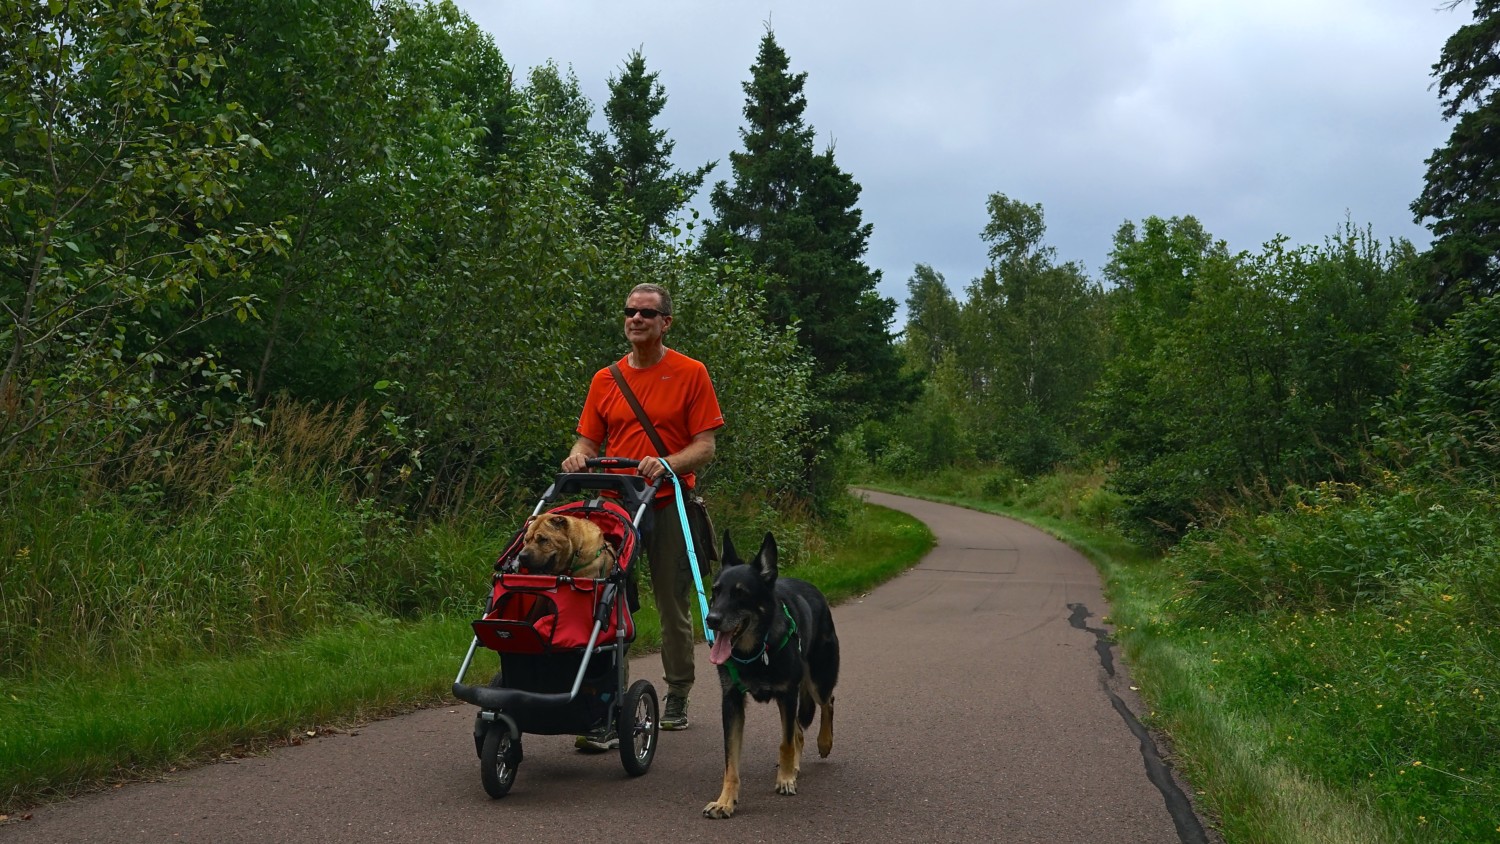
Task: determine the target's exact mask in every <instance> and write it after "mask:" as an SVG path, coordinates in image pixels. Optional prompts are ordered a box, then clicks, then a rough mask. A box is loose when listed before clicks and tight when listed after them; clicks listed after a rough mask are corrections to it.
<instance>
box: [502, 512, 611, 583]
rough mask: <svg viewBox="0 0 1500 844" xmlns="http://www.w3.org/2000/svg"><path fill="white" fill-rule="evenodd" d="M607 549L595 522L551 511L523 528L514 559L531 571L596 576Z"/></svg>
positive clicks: (525, 569)
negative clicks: (518, 551)
mask: <svg viewBox="0 0 1500 844" xmlns="http://www.w3.org/2000/svg"><path fill="white" fill-rule="evenodd" d="M607 550H608V549H607V547H606V546H605V544H604V534H603V533H602V532H601V531H600V530H599V526H598V525H596V524H594V523H593V522H591V521H589V520H588V519H579V518H575V517H573V516H563V515H559V514H556V513H552V514H548V515H544V516H540V517H538V518H536V519H533V520H532V522H531V524H530V525H528V526H527V527H526V538H525V541H523V542H522V544H521V551H520V553H518V554H517V555H516V562H517V563H519V564H520V567H521V570H522V571H527V572H530V573H531V574H551V575H561V574H571V575H574V576H576V577H591V576H592V577H598V576H599V575H598V572H599V571H600V569H601V568H602V560H601V558H602V557H603V556H604V554H603V552H604V551H607Z"/></svg>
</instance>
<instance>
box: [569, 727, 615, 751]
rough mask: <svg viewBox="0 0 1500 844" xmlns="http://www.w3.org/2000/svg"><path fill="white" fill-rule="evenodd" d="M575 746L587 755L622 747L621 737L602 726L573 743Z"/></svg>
mask: <svg viewBox="0 0 1500 844" xmlns="http://www.w3.org/2000/svg"><path fill="white" fill-rule="evenodd" d="M573 746H574V747H576V748H578V749H579V750H582V751H585V752H587V753H603V752H605V751H607V750H614V749H615V748H617V747H619V746H620V736H619V734H618V733H616V732H615V731H614V730H611V729H606V728H605V727H603V726H600V727H598V728H596V729H593V730H589V731H588V732H587V733H584V734H583V735H581V736H579V737H578V738H577V739H575V740H574V741H573Z"/></svg>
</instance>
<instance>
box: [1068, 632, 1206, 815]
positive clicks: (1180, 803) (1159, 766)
mask: <svg viewBox="0 0 1500 844" xmlns="http://www.w3.org/2000/svg"><path fill="white" fill-rule="evenodd" d="M1068 609H1069V610H1071V611H1072V614H1071V615H1069V616H1068V624H1070V625H1072V626H1073V627H1075V628H1077V629H1079V630H1082V631H1084V632H1087V633H1092V634H1094V652H1095V653H1097V654H1099V664H1100V665H1102V666H1103V667H1104V673H1105V674H1106V675H1107V676H1108V677H1110V678H1113V677H1114V676H1115V656H1114V649H1113V644H1114V643H1113V642H1112V641H1111V639H1110V637H1109V633H1108V631H1106V630H1104V629H1102V628H1098V627H1089V626H1088V625H1087V624H1086V623H1085V622H1086V621H1087V619H1089V618H1091V617H1092V616H1093V613H1091V612H1089V609H1088V607H1086V606H1084V605H1083V604H1068ZM1100 685H1101V686H1102V687H1103V688H1104V693H1105V694H1106V695H1109V702H1110V704H1111V705H1112V706H1114V708H1115V711H1116V712H1118V713H1120V717H1121V718H1122V719H1124V721H1125V726H1126V727H1128V728H1129V729H1130V732H1131V734H1132V735H1134V736H1135V737H1136V739H1137V740H1138V741H1139V742H1140V743H1141V758H1142V759H1143V760H1144V761H1145V763H1146V778H1147V779H1148V780H1150V781H1151V784H1152V785H1154V786H1156V790H1157V791H1160V792H1161V796H1162V800H1163V801H1165V802H1166V804H1167V814H1169V815H1171V816H1172V825H1173V826H1175V827H1177V838H1178V840H1179V841H1181V842H1182V844H1208V835H1207V833H1205V832H1204V831H1203V824H1202V823H1200V822H1199V821H1198V815H1197V813H1195V812H1194V811H1193V804H1192V801H1190V800H1188V797H1187V795H1186V794H1184V793H1183V791H1182V789H1180V788H1178V787H1177V781H1176V780H1174V779H1172V772H1171V771H1170V770H1168V769H1167V763H1166V762H1165V761H1164V760H1163V759H1162V758H1161V753H1160V752H1159V751H1158V750H1157V748H1156V741H1155V740H1154V739H1152V738H1151V733H1150V731H1148V730H1147V729H1146V725H1144V724H1142V723H1141V720H1140V719H1139V718H1137V717H1135V713H1134V712H1131V711H1130V707H1129V706H1127V705H1126V704H1125V701H1123V700H1121V699H1120V696H1119V695H1117V694H1115V692H1114V689H1111V688H1110V687H1109V684H1108V683H1107V682H1101V683H1100Z"/></svg>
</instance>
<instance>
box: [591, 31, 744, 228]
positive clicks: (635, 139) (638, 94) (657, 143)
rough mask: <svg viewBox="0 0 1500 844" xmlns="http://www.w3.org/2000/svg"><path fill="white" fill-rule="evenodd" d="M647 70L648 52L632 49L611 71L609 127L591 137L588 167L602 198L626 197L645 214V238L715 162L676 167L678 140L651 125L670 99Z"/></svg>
mask: <svg viewBox="0 0 1500 844" xmlns="http://www.w3.org/2000/svg"><path fill="white" fill-rule="evenodd" d="M659 76H660V74H658V73H655V72H652V73H647V72H646V57H645V56H643V55H642V54H641V51H640V50H635V51H632V52H631V54H630V56H629V58H627V59H626V60H625V67H624V69H623V70H622V71H621V72H620V75H619V76H615V77H610V80H609V102H608V103H606V104H605V106H604V118H605V120H606V121H607V122H608V123H609V131H608V132H607V133H605V132H597V133H593V134H592V135H591V136H590V140H589V148H590V154H589V160H588V164H587V170H588V175H589V184H590V192H591V193H592V194H593V196H594V198H595V200H597V201H598V202H599V204H600V205H601V206H602V205H605V204H607V203H609V202H610V201H612V200H617V199H623V200H624V201H626V202H627V203H629V204H630V206H631V208H632V209H633V210H634V211H635V213H636V215H637V216H639V217H640V220H641V230H640V234H641V238H642V239H643V240H649V239H650V238H652V237H654V236H655V235H656V234H658V233H659V232H661V231H662V230H663V229H664V228H666V226H667V224H668V223H669V222H670V220H671V219H672V216H673V215H674V214H676V213H677V211H678V210H679V209H681V208H682V207H683V206H684V205H686V204H687V203H688V201H689V200H691V199H692V197H693V194H694V193H697V191H698V189H699V188H701V187H702V186H703V180H704V178H705V177H706V176H708V173H709V171H710V170H712V169H713V168H714V165H715V164H717V162H713V161H710V162H709V163H707V164H705V165H703V166H702V167H699V168H698V169H696V170H693V171H692V172H685V171H681V170H675V171H674V170H673V169H672V149H673V148H674V147H675V146H676V143H675V142H674V141H671V140H668V139H667V132H666V130H665V129H657V128H655V126H654V125H653V124H654V123H655V121H656V118H657V117H658V116H660V115H661V110H662V108H664V107H665V106H666V104H667V94H666V89H665V88H664V87H663V86H662V84H661V82H660V80H659V79H658V77H659Z"/></svg>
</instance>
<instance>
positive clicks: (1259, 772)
mask: <svg viewBox="0 0 1500 844" xmlns="http://www.w3.org/2000/svg"><path fill="white" fill-rule="evenodd" d="M945 480H946V482H945ZM987 482H988V483H989V485H990V486H991V487H992V490H991V491H992V492H999V493H1001V495H996V496H989V495H986V494H985V491H984V490H983V489H980V488H979V487H981V486H983V485H984V484H986V483H987ZM1095 483H1097V479H1093V480H1091V479H1090V478H1088V477H1087V476H1083V475H1079V476H1073V477H1072V478H1071V479H1069V478H1056V477H1055V478H1050V479H1045V480H1043V481H1041V482H1040V483H1036V484H1033V485H1030V486H1029V487H1028V488H1024V489H1023V488H1020V487H1017V486H1016V485H1014V484H1012V483H1010V482H1005V483H1000V482H998V481H996V480H995V478H989V479H986V478H984V477H982V476H981V477H978V478H970V479H961V478H948V479H936V480H934V479H926V480H925V481H924V482H914V483H911V484H889V483H887V484H878V483H871V484H866V486H869V487H870V488H873V489H883V490H886V491H890V492H896V493H902V494H907V495H913V496H917V497H922V498H927V499H930V500H939V501H944V502H946V503H952V504H957V505H960V506H966V507H971V508H974V509H979V510H984V511H988V512H995V513H1000V514H1004V515H1009V516H1013V517H1016V518H1019V519H1022V520H1024V521H1027V522H1030V523H1032V524H1035V525H1037V526H1038V527H1041V528H1043V529H1044V530H1048V531H1049V532H1051V533H1052V534H1054V535H1056V536H1058V537H1059V538H1061V539H1063V540H1064V541H1067V542H1069V543H1070V544H1072V545H1074V546H1075V547H1077V548H1079V549H1080V550H1081V551H1083V552H1084V553H1086V554H1087V555H1088V556H1089V557H1090V558H1091V559H1092V560H1093V561H1094V562H1095V564H1096V565H1097V566H1098V568H1099V570H1100V572H1101V574H1102V576H1103V578H1104V581H1105V593H1106V596H1107V598H1108V599H1109V601H1110V605H1111V617H1110V621H1111V622H1112V623H1113V624H1114V625H1115V628H1116V631H1117V636H1118V638H1119V641H1120V643H1121V645H1122V647H1123V649H1124V652H1125V655H1126V657H1127V659H1128V660H1129V661H1130V663H1131V670H1132V675H1133V677H1134V678H1135V680H1136V681H1137V682H1138V684H1139V685H1140V686H1141V688H1142V693H1143V696H1144V698H1145V699H1146V701H1147V702H1148V704H1149V706H1150V707H1151V710H1152V711H1151V712H1150V713H1149V717H1148V718H1147V721H1148V723H1150V724H1151V725H1152V726H1153V727H1154V728H1156V729H1158V730H1160V731H1162V732H1164V733H1165V734H1167V735H1168V736H1170V739H1171V745H1172V747H1173V748H1174V750H1175V752H1176V754H1177V757H1176V759H1175V762H1176V764H1177V765H1178V767H1179V768H1180V769H1181V770H1182V771H1183V773H1184V774H1185V775H1186V777H1187V779H1188V780H1189V782H1191V783H1192V784H1193V786H1194V787H1195V788H1196V789H1197V790H1198V794H1199V800H1200V804H1201V805H1202V806H1204V807H1206V808H1207V809H1208V811H1209V812H1211V813H1212V814H1213V815H1214V820H1215V825H1216V826H1217V827H1218V828H1219V829H1220V831H1221V832H1222V833H1223V835H1224V837H1225V839H1226V840H1227V841H1230V842H1236V844H1238V842H1265V843H1266V844H1290V843H1291V842H1348V844H1354V842H1397V841H1399V842H1472V841H1500V809H1497V808H1496V807H1497V806H1500V758H1497V756H1496V753H1495V748H1496V747H1500V707H1497V705H1496V697H1497V696H1500V670H1497V662H1496V659H1495V654H1496V650H1497V649H1496V645H1497V641H1496V635H1495V633H1494V632H1493V631H1494V626H1493V625H1492V624H1487V623H1485V619H1486V618H1488V617H1489V616H1488V614H1487V611H1485V610H1483V606H1485V605H1484V603H1483V599H1484V596H1487V595H1488V596H1490V597H1491V598H1492V597H1493V589H1492V588H1490V587H1488V586H1487V585H1486V584H1492V583H1493V576H1490V577H1489V579H1488V580H1483V579H1476V576H1475V575H1474V573H1475V572H1486V571H1492V570H1493V559H1491V561H1490V564H1489V565H1488V566H1484V565H1476V563H1479V562H1481V561H1479V560H1478V558H1477V556H1476V555H1487V554H1488V553H1489V550H1488V549H1491V548H1493V547H1495V545H1494V542H1493V539H1492V535H1493V529H1492V528H1486V527H1484V526H1485V525H1489V524H1491V523H1492V521H1493V519H1490V518H1488V514H1489V513H1490V512H1491V511H1489V510H1484V509H1480V508H1478V507H1477V506H1476V505H1472V504H1471V505H1470V506H1471V507H1473V508H1474V509H1472V510H1471V511H1469V512H1468V513H1466V514H1465V515H1463V516H1459V515H1455V512H1456V511H1457V510H1459V509H1460V508H1459V506H1458V503H1457V502H1452V501H1450V502H1448V504H1447V506H1446V507H1444V506H1441V505H1439V506H1433V505H1434V502H1433V501H1432V500H1430V499H1428V498H1422V499H1421V500H1420V501H1418V502H1416V503H1414V504H1412V503H1406V502H1405V501H1404V500H1403V499H1402V498H1401V496H1402V495H1406V494H1407V493H1404V492H1403V493H1401V494H1399V495H1391V494H1388V493H1383V492H1382V493H1373V492H1372V493H1371V494H1369V495H1359V496H1346V498H1347V499H1348V500H1344V501H1340V502H1325V503H1323V504H1322V505H1320V502H1319V501H1317V500H1314V501H1313V504H1312V505H1311V506H1308V505H1304V506H1298V507H1294V508H1290V509H1289V511H1288V512H1286V513H1283V514H1277V515H1272V516H1260V517H1255V518H1247V519H1245V520H1243V521H1240V522H1233V523H1231V524H1232V525H1233V527H1232V528H1231V529H1223V530H1220V531H1219V532H1218V533H1215V534H1213V535H1212V537H1211V539H1208V538H1200V539H1197V540H1194V541H1192V542H1187V543H1184V544H1183V545H1181V546H1179V547H1178V548H1177V549H1175V550H1174V552H1172V553H1171V554H1168V555H1167V556H1165V557H1162V556H1159V555H1153V554H1149V553H1146V552H1144V551H1142V550H1140V549H1138V548H1135V547H1133V546H1131V545H1130V544H1129V543H1128V542H1126V541H1124V540H1123V539H1121V538H1120V537H1119V536H1118V535H1117V534H1115V533H1114V532H1113V531H1111V530H1110V529H1109V528H1108V527H1107V526H1106V523H1105V522H1104V521H1103V520H1101V519H1095V518H1093V514H1092V513H1091V512H1090V508H1089V506H1088V505H1087V504H1086V503H1085V504H1084V505H1082V506H1080V502H1087V501H1089V500H1090V499H1091V498H1092V497H1094V496H1096V495H1097V493H1094V492H1092V489H1093V485H1094V484H1095ZM1445 514H1446V515H1445ZM1427 522H1432V523H1433V525H1432V526H1431V527H1430V528H1429V527H1425V526H1424V525H1425V523H1427ZM1376 529H1378V536H1377V537H1376V538H1377V539H1378V540H1379V541H1371V540H1370V539H1369V538H1362V534H1361V532H1362V531H1366V532H1367V531H1372V530H1376ZM1487 530H1488V531H1489V532H1488V533H1486V531H1487ZM1335 540H1336V541H1335ZM1330 546H1332V547H1330ZM1352 557H1358V558H1360V559H1361V560H1363V559H1369V560H1372V561H1374V562H1375V563H1376V564H1378V565H1379V566H1381V567H1382V568H1380V569H1379V570H1378V571H1376V572H1375V573H1374V575H1370V574H1368V573H1361V572H1359V571H1357V570H1356V568H1355V564H1354V562H1351V560H1350V558H1352ZM1402 560H1409V561H1415V562H1414V563H1413V564H1412V565H1410V566H1409V571H1408V572H1406V573H1404V574H1403V572H1401V571H1398V570H1397V569H1399V567H1400V565H1402V563H1401V561H1402ZM1350 572H1354V574H1350ZM1414 573H1415V574H1414ZM1314 575H1315V576H1314ZM1339 576H1345V577H1350V578H1351V579H1352V580H1351V582H1357V584H1358V588H1357V589H1356V590H1355V591H1353V592H1352V593H1350V594H1351V595H1353V596H1354V597H1353V598H1348V597H1345V598H1342V599H1341V598H1340V597H1339V595H1340V593H1338V592H1337V591H1336V589H1335V588H1334V586H1333V585H1332V584H1335V583H1336V582H1337V580H1336V579H1337V577H1339ZM1299 578H1302V579H1303V580H1302V582H1299V581H1298V579H1299ZM1378 590H1383V591H1378ZM1487 590H1488V591H1487ZM1241 592H1243V594H1240V593H1241Z"/></svg>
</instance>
